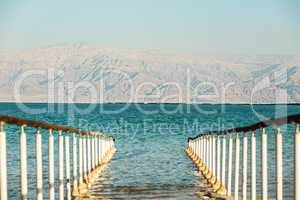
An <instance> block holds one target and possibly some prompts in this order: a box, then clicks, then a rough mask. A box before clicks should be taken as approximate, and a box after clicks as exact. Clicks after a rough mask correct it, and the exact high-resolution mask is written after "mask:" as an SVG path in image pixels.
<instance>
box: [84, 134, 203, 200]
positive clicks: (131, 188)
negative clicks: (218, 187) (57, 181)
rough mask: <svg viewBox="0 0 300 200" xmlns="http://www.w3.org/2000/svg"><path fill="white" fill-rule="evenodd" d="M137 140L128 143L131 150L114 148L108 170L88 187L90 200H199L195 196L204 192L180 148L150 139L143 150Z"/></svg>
mask: <svg viewBox="0 0 300 200" xmlns="http://www.w3.org/2000/svg"><path fill="white" fill-rule="evenodd" d="M139 139H140V138H139ZM139 139H137V140H133V141H128V143H129V144H126V145H131V146H132V148H130V149H129V148H126V147H123V148H122V147H118V148H117V149H118V151H117V152H116V154H115V155H114V157H113V159H112V160H111V162H110V164H109V166H108V168H107V169H106V170H105V171H104V172H103V174H101V176H99V177H98V178H97V180H96V181H95V182H94V183H93V185H92V186H91V188H90V190H89V195H88V196H89V198H90V199H93V198H95V199H97V198H105V199H172V200H174V199H181V200H182V199H186V200H189V199H190V200H193V199H198V197H197V196H196V194H195V193H196V192H199V191H201V189H202V190H206V184H205V183H206V182H205V181H202V178H201V176H200V175H199V174H198V173H197V169H196V167H195V166H194V164H193V163H192V162H191V161H190V160H189V159H188V157H187V156H186V155H185V152H184V148H183V147H182V148H180V147H179V146H177V147H175V145H176V144H175V143H174V144H172V142H170V143H171V144H168V145H166V144H164V143H161V142H159V141H156V140H151V139H148V140H146V141H145V142H144V146H143V145H142V143H139ZM117 144H118V142H117Z"/></svg>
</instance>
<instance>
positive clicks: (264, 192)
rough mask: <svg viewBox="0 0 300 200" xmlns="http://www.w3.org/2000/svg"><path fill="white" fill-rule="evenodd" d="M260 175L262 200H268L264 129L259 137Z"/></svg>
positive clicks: (265, 136)
mask: <svg viewBox="0 0 300 200" xmlns="http://www.w3.org/2000/svg"><path fill="white" fill-rule="evenodd" d="M261 143H262V145H261V146H262V148H261V164H262V168H261V175H262V200H267V199H268V170H267V165H268V146H267V133H266V129H265V128H263V129H262V135H261Z"/></svg>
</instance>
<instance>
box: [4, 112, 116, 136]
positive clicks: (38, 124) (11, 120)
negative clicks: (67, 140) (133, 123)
mask: <svg viewBox="0 0 300 200" xmlns="http://www.w3.org/2000/svg"><path fill="white" fill-rule="evenodd" d="M0 122H4V123H5V124H14V125H18V126H23V125H26V126H28V127H33V128H41V129H47V130H50V129H51V130H54V131H63V132H69V133H76V134H80V135H92V134H98V135H102V136H103V137H108V138H113V137H111V136H106V135H105V134H103V133H100V132H98V131H83V130H79V129H76V128H72V127H68V126H63V125H56V124H49V123H46V122H42V121H36V120H29V119H23V118H17V117H12V116H3V115H2V116H0ZM113 139H114V138H113Z"/></svg>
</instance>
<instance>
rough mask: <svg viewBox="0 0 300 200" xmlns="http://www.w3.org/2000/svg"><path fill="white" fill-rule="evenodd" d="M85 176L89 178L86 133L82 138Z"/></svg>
mask: <svg viewBox="0 0 300 200" xmlns="http://www.w3.org/2000/svg"><path fill="white" fill-rule="evenodd" d="M82 144H83V145H82V148H83V149H82V158H83V178H84V180H87V156H86V135H84V136H83V138H82Z"/></svg>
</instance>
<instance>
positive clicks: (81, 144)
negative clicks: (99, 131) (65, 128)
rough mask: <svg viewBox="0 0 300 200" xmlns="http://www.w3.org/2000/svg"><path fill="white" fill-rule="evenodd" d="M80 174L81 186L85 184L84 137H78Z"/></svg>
mask: <svg viewBox="0 0 300 200" xmlns="http://www.w3.org/2000/svg"><path fill="white" fill-rule="evenodd" d="M78 137H79V139H78V141H79V144H78V172H79V179H78V180H79V184H82V183H83V142H82V135H79V136H78Z"/></svg>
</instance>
